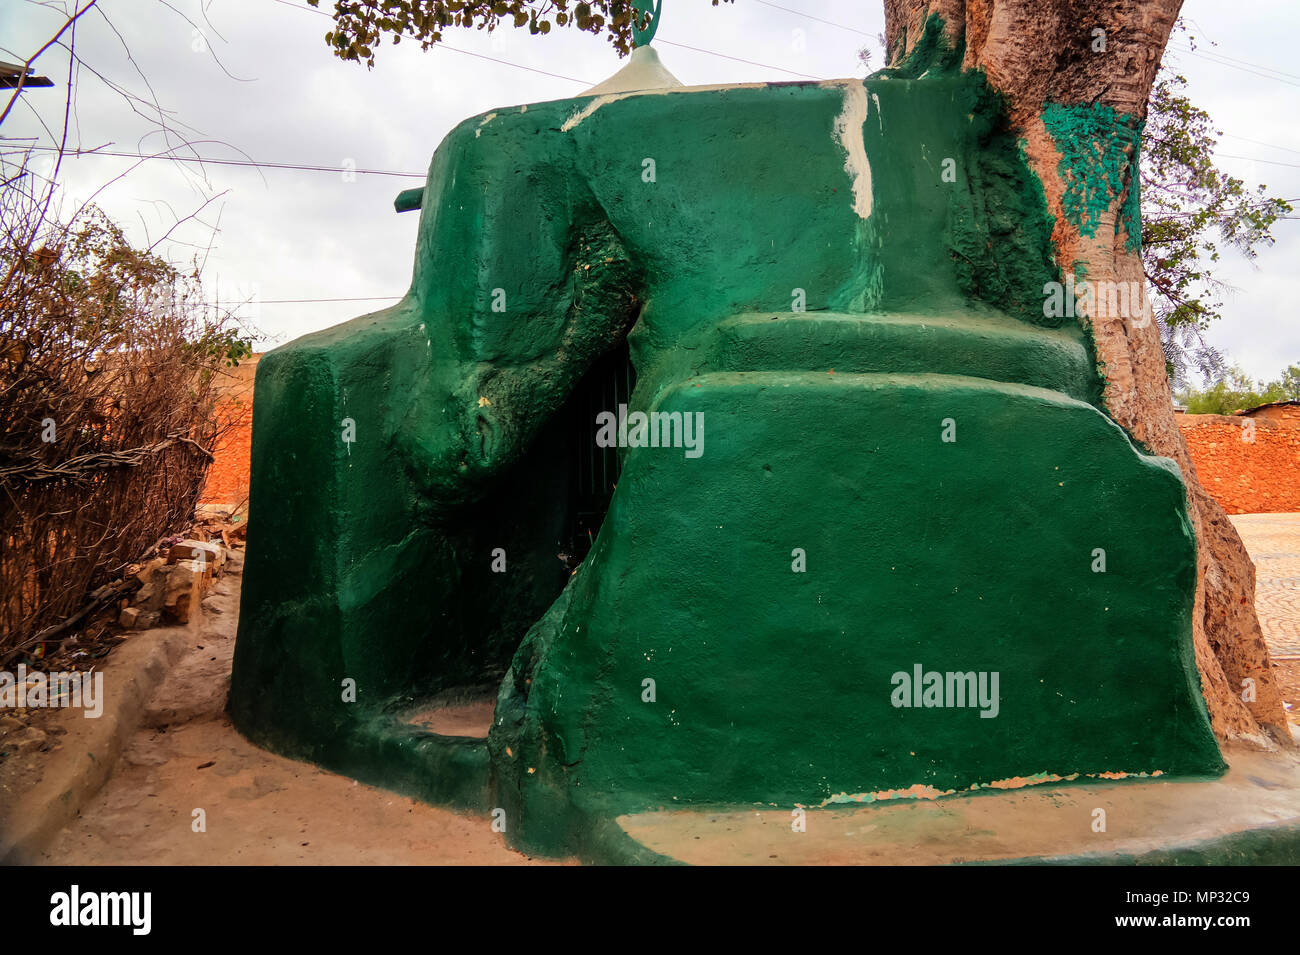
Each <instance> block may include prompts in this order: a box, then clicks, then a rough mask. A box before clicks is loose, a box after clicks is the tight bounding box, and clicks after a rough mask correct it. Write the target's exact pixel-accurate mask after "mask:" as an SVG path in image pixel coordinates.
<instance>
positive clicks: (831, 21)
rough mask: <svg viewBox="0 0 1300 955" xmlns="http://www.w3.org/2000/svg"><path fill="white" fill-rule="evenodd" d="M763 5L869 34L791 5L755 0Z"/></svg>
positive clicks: (829, 24) (852, 31) (865, 34)
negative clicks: (785, 5) (784, 5)
mask: <svg viewBox="0 0 1300 955" xmlns="http://www.w3.org/2000/svg"><path fill="white" fill-rule="evenodd" d="M755 2H756V3H761V4H762V5H763V6H765V7H772V8H773V9H776V10H784V11H785V12H786V13H793V14H794V15H795V16H797V17H803V18H804V19H806V20H816V21H817V22H818V23H824V24H826V25H827V26H831V27H839V28H840V29H841V30H848V31H849V32H850V33H860V34H862V35H863V36H871V34H870V33H868V32H867V31H866V30H859V29H858V28H857V27H851V26H847V25H845V24H843V23H836V22H834V21H833V20H823V19H822V18H821V17H815V16H813V15H812V14H811V13H804V12H803V11H802V10H795V9H794V8H793V7H783V6H781V4H779V3H772V2H770V0H755Z"/></svg>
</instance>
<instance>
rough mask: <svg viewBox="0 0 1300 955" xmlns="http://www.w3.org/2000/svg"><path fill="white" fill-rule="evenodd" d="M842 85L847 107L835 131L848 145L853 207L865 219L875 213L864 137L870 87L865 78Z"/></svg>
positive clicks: (841, 143) (848, 168)
mask: <svg viewBox="0 0 1300 955" xmlns="http://www.w3.org/2000/svg"><path fill="white" fill-rule="evenodd" d="M839 85H840V87H841V88H842V89H843V90H844V111H843V112H841V113H840V115H839V116H838V117H836V119H835V133H834V135H835V140H836V142H838V143H839V144H840V145H841V146H842V147H844V152H845V157H844V171H845V172H847V173H848V174H849V179H850V180H852V182H853V211H854V212H856V213H857V214H858V218H860V219H865V218H867V217H868V216H870V215H871V164H870V163H869V162H868V161H867V144H866V142H865V141H864V140H863V138H862V124H863V123H865V122H866V121H867V89H866V87H865V86H863V85H862V81H861V80H858V81H856V82H855V81H851V80H850V81H847V82H844V83H842V84H839ZM879 108H880V106H879V103H877V105H876V109H877V110H879Z"/></svg>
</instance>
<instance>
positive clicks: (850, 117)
mask: <svg viewBox="0 0 1300 955" xmlns="http://www.w3.org/2000/svg"><path fill="white" fill-rule="evenodd" d="M859 136H860V138H859ZM846 148H847V149H848V152H847V153H846ZM859 148H860V150H861V151H860V154H859V153H858V152H857V150H858V149H859ZM854 155H857V159H856V160H855V159H854V158H852V157H853V156H854ZM646 160H653V177H649V176H648V173H647V170H648V169H649V168H650V167H649V166H648V165H647V163H646ZM945 160H951V161H952V162H951V163H946V162H945ZM868 166H869V176H868V173H867V171H866V170H867V167H868ZM945 170H955V176H950V177H945V176H944V172H945ZM648 179H652V181H647V180H648ZM868 179H869V182H868ZM950 180H955V181H950ZM868 207H869V211H868ZM421 217H422V218H421V222H420V229H419V239H418V242H417V248H416V256H415V272H414V278H413V282H412V286H411V290H410V292H409V293H408V294H407V296H406V297H405V298H404V299H403V300H402V302H401V303H399V304H398V305H396V306H394V307H392V308H390V309H386V310H384V311H381V312H377V313H374V314H371V315H367V316H363V317H361V318H358V319H356V320H354V321H352V322H349V323H347V324H345V325H341V326H338V327H336V328H333V329H330V330H328V331H325V332H321V333H318V334H315V335H310V336H307V337H305V338H302V339H299V340H298V341H295V342H293V343H291V344H289V345H286V346H284V347H282V348H279V349H277V350H275V351H274V352H272V353H270V354H269V355H267V356H266V357H265V358H264V359H263V360H262V362H261V363H260V365H259V368H258V378H257V392H256V399H257V400H256V402H255V405H254V409H255V410H254V415H255V418H254V433H253V479H252V500H251V509H252V513H253V515H254V518H253V520H252V522H251V525H250V534H249V541H248V558H247V563H246V566H245V579H244V597H243V610H242V614H241V621H240V633H239V639H238V644H237V648H236V656H235V670H234V678H233V686H232V693H231V704H230V706H231V713H232V715H233V717H234V719H235V722H236V724H237V725H238V726H239V727H240V728H241V730H242V731H244V732H245V733H246V734H248V735H249V736H250V737H251V738H252V739H254V740H256V741H258V742H260V743H262V744H263V745H266V746H269V747H271V748H274V749H276V750H279V751H281V752H284V753H288V754H291V755H295V756H299V757H302V758H306V759H310V760H313V761H315V762H318V763H320V764H322V765H325V766H329V767H331V768H334V769H336V770H339V771H342V772H346V773H349V774H352V775H354V776H357V777H358V778H362V779H366V780H369V781H373V782H376V783H379V784H381V785H385V786H389V787H391V788H394V789H398V790H400V791H403V792H409V793H412V794H415V795H418V796H421V797H422V798H426V799H430V800H434V801H440V802H446V803H449V804H452V805H457V806H466V807H471V808H478V809H490V808H495V807H501V808H504V809H505V810H506V818H507V836H508V838H510V839H511V840H513V841H515V842H516V843H517V844H519V845H523V846H528V847H531V848H533V849H537V850H541V851H549V852H577V853H579V854H589V855H590V854H601V853H604V854H605V856H606V857H608V856H609V855H610V854H616V855H617V856H618V857H619V858H640V856H637V855H636V850H635V847H628V846H626V845H621V848H611V847H612V846H619V845H620V837H619V836H618V834H617V828H616V827H614V826H613V824H612V822H611V820H612V818H613V816H614V815H616V814H617V813H620V812H624V811H629V810H635V809H639V808H647V807H652V806H660V805H668V804H678V805H682V804H689V803H713V804H727V803H730V804H736V803H749V802H763V803H775V804H781V805H784V804H796V803H797V804H803V805H816V804H818V803H820V802H821V801H822V800H825V799H828V798H831V797H837V796H841V794H844V795H843V797H842V798H850V797H853V796H855V795H862V794H869V793H872V792H876V791H880V790H884V789H893V788H906V787H910V786H913V785H918V784H919V785H926V786H931V787H934V788H936V789H939V790H945V791H946V790H948V789H958V790H961V789H968V788H970V787H971V786H974V785H979V784H984V783H989V782H992V781H995V780H999V779H1003V778H1008V777H1013V776H1029V775H1032V774H1035V773H1043V772H1047V773H1056V774H1059V775H1062V776H1064V775H1068V774H1071V773H1076V772H1077V773H1084V774H1086V773H1102V772H1115V771H1122V772H1153V771H1161V772H1165V773H1170V774H1183V775H1195V774H1206V773H1215V772H1219V771H1221V769H1222V761H1221V759H1220V758H1219V754H1218V751H1217V748H1216V746H1215V743H1214V739H1213V737H1212V735H1211V734H1210V730H1209V724H1208V719H1207V716H1206V712H1205V707H1204V704H1203V701H1202V700H1201V698H1200V695H1199V693H1198V691H1197V675H1196V669H1195V665H1194V663H1193V660H1192V656H1191V622H1190V613H1191V605H1192V596H1193V589H1194V586H1195V546H1194V540H1193V537H1192V532H1191V529H1190V523H1189V521H1188V518H1187V514H1186V510H1185V503H1184V496H1183V488H1182V484H1181V481H1180V478H1179V476H1178V473H1177V470H1176V468H1175V467H1174V466H1173V465H1172V464H1171V463H1170V462H1168V461H1164V460H1162V459H1157V458H1151V457H1149V456H1146V455H1144V454H1142V453H1140V452H1139V451H1138V450H1137V449H1135V448H1134V447H1133V445H1132V443H1131V442H1130V441H1129V439H1128V438H1127V437H1126V435H1125V434H1124V432H1123V431H1122V430H1121V429H1119V428H1118V427H1117V426H1116V425H1114V424H1113V423H1112V422H1111V421H1110V420H1109V419H1108V418H1106V417H1105V415H1104V414H1103V413H1102V412H1101V411H1100V410H1098V400H1099V399H1098V396H1099V395H1100V382H1099V381H1098V380H1097V376H1096V372H1095V370H1094V361H1093V358H1092V353H1091V349H1090V348H1089V345H1088V343H1087V341H1086V339H1085V337H1084V335H1083V333H1082V331H1081V329H1080V328H1079V327H1078V326H1077V325H1076V324H1075V323H1074V322H1072V321H1066V322H1065V323H1064V324H1061V325H1060V327H1057V328H1050V327H1046V326H1047V325H1050V324H1052V320H1048V319H1044V317H1043V314H1042V300H1043V296H1042V286H1043V283H1044V282H1047V281H1055V280H1057V279H1059V277H1060V273H1059V267H1058V265H1057V264H1056V263H1055V262H1053V260H1052V257H1051V249H1050V243H1049V236H1050V229H1051V220H1050V217H1049V216H1048V214H1047V212H1046V208H1045V203H1044V201H1043V196H1042V189H1041V185H1040V184H1039V183H1038V182H1037V180H1036V179H1034V177H1033V176H1032V174H1031V173H1030V172H1029V170H1028V168H1027V167H1026V165H1025V163H1024V160H1023V157H1022V156H1021V154H1020V148H1019V144H1018V143H1017V142H1016V141H1015V138H1014V137H1013V136H1011V135H1010V133H1009V132H1008V131H1007V130H1006V128H1005V124H1004V122H1003V119H1002V116H1001V113H1000V108H999V106H998V104H997V101H996V98H994V97H992V96H990V95H989V94H988V92H987V89H986V87H985V86H984V84H983V83H982V81H981V80H980V79H979V78H978V77H952V76H948V77H929V78H926V79H923V80H909V79H904V78H897V77H895V78H885V79H877V80H868V81H845V82H843V83H840V84H829V83H828V84H811V83H795V84H774V85H765V86H758V87H736V88H726V89H718V90H707V91H695V92H677V93H671V94H662V95H660V94H650V95H637V96H625V97H622V98H613V99H611V100H607V101H606V100H601V101H594V100H591V99H578V100H566V101H559V102H553V103H543V104H536V105H530V106H527V107H515V108H510V109H502V110H498V111H496V112H495V113H490V114H487V115H485V116H480V117H474V118H473V119H470V120H467V121H466V122H464V123H462V124H461V125H460V126H458V127H457V128H456V129H455V130H453V131H452V132H451V133H450V134H449V135H448V136H447V138H446V139H445V140H444V142H443V143H442V145H441V146H440V147H439V148H438V150H437V152H436V153H435V155H434V158H433V162H432V165H431V166H430V170H429V177H428V180H427V182H426V185H425V189H424V193H423V199H422V211H421ZM796 289H798V290H802V294H803V297H804V299H805V303H806V310H805V311H794V310H792V305H793V303H794V300H795V298H796V296H797V293H796V291H795V290H796ZM494 305H496V306H497V310H494ZM502 307H503V310H502ZM1057 324H1060V323H1059V322H1058V323H1057ZM624 337H626V338H627V340H628V341H629V343H630V346H631V356H632V362H633V365H634V366H635V370H636V389H635V392H634V393H633V396H632V400H631V408H632V410H633V411H637V410H640V411H647V410H658V411H663V412H672V411H680V412H683V413H692V414H693V413H696V412H699V413H702V414H703V416H704V417H703V420H704V444H703V453H702V454H701V455H700V456H699V457H695V458H688V457H687V456H686V455H685V453H684V451H683V449H682V448H650V447H646V448H637V449H629V450H628V451H626V452H625V453H624V458H623V468H624V470H623V473H622V476H621V477H620V479H619V483H618V488H617V490H616V492H615V493H614V496H613V501H612V504H611V506H610V510H609V513H608V515H607V517H606V519H605V522H604V525H603V526H602V528H601V531H600V534H599V536H598V538H597V540H596V543H595V546H594V548H593V550H592V552H591V554H590V555H589V556H588V559H587V560H586V562H585V563H584V564H582V566H581V568H580V569H579V571H578V572H577V574H576V575H574V576H572V577H570V574H569V570H568V569H567V568H566V567H565V566H564V565H563V563H562V562H561V561H560V560H559V559H557V557H556V553H557V547H559V546H562V544H563V537H564V533H565V527H566V526H567V524H568V521H569V519H570V517H571V515H570V514H569V513H567V510H566V508H567V507H568V504H567V503H566V502H567V501H568V498H567V496H566V488H568V487H569V486H570V484H571V482H572V480H573V468H574V467H575V466H576V465H575V461H576V460H577V459H578V458H579V456H580V454H581V451H582V448H581V446H580V445H581V444H582V443H583V442H585V441H588V440H592V439H594V435H595V431H596V424H595V422H594V421H593V422H591V431H590V435H589V436H581V435H579V436H575V435H573V434H572V433H571V431H569V430H567V429H566V428H565V426H564V424H563V422H564V421H565V419H566V418H567V417H568V415H569V414H570V412H571V410H572V409H571V407H570V403H571V402H573V401H574V400H575V395H576V394H577V393H578V392H579V391H580V386H581V382H582V381H583V375H584V374H585V372H586V371H587V369H588V368H590V367H591V366H592V365H593V363H594V362H596V360H597V359H598V358H599V357H600V356H601V355H603V354H605V353H607V352H608V351H609V350H610V349H611V348H612V347H614V346H615V344H616V343H618V342H619V341H621V340H622V339H623V338H624ZM948 421H951V423H952V426H951V428H948V427H947V425H946V424H945V422H948ZM347 422H351V423H352V426H353V429H354V433H350V434H349V436H351V437H354V439H355V440H352V441H350V442H345V441H344V440H343V436H344V432H345V428H346V427H347ZM945 428H947V430H948V433H949V436H952V434H953V429H955V437H956V440H955V441H944V440H943V437H944V432H945ZM494 548H503V549H504V550H505V552H506V555H507V567H508V570H507V572H506V573H503V574H499V573H493V572H492V570H491V564H492V551H493V549H494ZM794 548H802V549H803V550H804V551H805V552H806V561H807V569H806V571H805V572H802V573H795V572H793V571H792V569H791V565H792V559H793V558H792V550H793V549H794ZM1096 548H1102V549H1104V550H1105V551H1106V561H1107V567H1106V572H1105V573H1094V572H1093V570H1092V566H1093V564H1094V560H1095V555H1094V553H1093V552H1094V549H1096ZM918 663H919V664H922V665H923V666H924V667H925V668H926V669H930V670H939V671H949V670H953V671H956V670H961V671H966V670H970V671H989V672H998V673H999V674H1000V703H999V707H1000V708H999V713H998V715H997V717H996V718H981V717H980V716H979V712H978V710H976V709H971V708H963V709H955V708H953V709H949V708H924V707H922V708H896V707H894V706H893V705H891V692H892V690H893V686H892V685H891V675H892V674H894V673H895V672H897V671H909V670H910V669H911V668H912V666H913V665H914V664H918ZM345 679H348V680H355V681H356V688H357V695H356V701H355V702H344V700H343V689H342V683H343V681H344V680H345ZM646 679H653V680H654V681H655V686H656V699H655V702H653V703H648V702H643V701H642V694H643V692H644V689H643V687H644V684H643V681H644V680H646ZM484 684H489V685H497V684H499V685H500V696H499V702H498V707H497V724H496V726H495V727H494V728H493V731H492V735H491V738H490V740H489V741H488V742H487V743H484V742H482V741H471V740H464V739H446V738H442V737H436V736H432V735H431V734H427V733H423V732H421V731H418V730H415V729H412V728H410V727H407V726H404V725H402V724H400V723H399V722H398V721H397V719H396V714H398V713H399V712H401V711H402V710H403V709H405V708H407V707H409V706H411V705H413V704H415V703H417V702H419V701H421V700H425V699H428V698H429V697H431V696H432V695H434V694H436V693H439V692H441V691H444V690H448V689H449V688H454V687H465V686H472V685H484Z"/></svg>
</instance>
